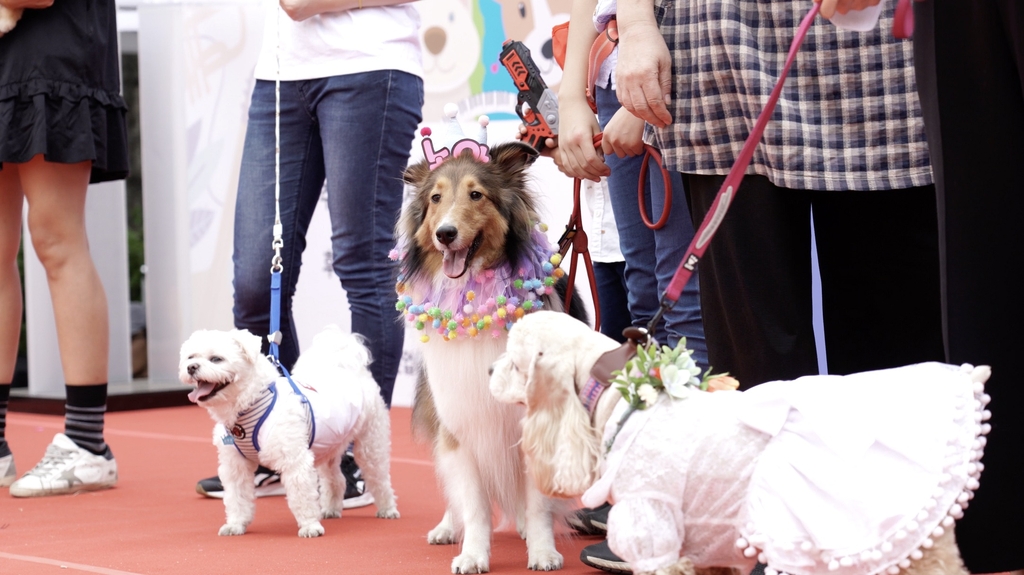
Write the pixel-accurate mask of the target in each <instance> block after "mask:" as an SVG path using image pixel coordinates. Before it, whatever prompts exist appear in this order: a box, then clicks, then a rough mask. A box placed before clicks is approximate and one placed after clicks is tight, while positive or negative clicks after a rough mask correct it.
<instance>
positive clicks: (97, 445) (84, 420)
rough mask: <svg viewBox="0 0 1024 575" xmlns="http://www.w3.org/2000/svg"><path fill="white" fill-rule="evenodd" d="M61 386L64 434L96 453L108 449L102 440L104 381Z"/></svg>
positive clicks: (101, 452)
mask: <svg viewBox="0 0 1024 575" xmlns="http://www.w3.org/2000/svg"><path fill="white" fill-rule="evenodd" d="M64 387H65V390H66V391H67V398H68V399H67V404H66V405H65V406H64V435H67V436H68V439H70V440H71V441H74V442H75V445H77V446H79V447H81V448H82V449H85V450H86V451H89V452H90V453H94V454H96V455H104V454H105V453H106V452H107V444H106V442H105V441H103V414H104V413H106V411H107V384H105V383H100V384H97V385H65V386H64Z"/></svg>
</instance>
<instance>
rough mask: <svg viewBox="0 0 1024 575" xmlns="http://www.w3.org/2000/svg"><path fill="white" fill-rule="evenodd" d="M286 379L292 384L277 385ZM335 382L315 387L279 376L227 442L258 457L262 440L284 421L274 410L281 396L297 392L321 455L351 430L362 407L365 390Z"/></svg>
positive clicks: (239, 421)
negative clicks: (320, 387) (321, 387)
mask: <svg viewBox="0 0 1024 575" xmlns="http://www.w3.org/2000/svg"><path fill="white" fill-rule="evenodd" d="M285 381H287V382H288V383H289V385H278V384H282V383H283V382H285ZM338 384H339V385H332V386H330V387H329V388H326V389H316V388H313V387H310V386H307V385H303V384H302V382H301V381H299V380H297V379H295V378H285V377H279V378H278V379H277V380H276V381H274V382H273V383H271V384H270V385H269V386H267V389H266V390H265V391H264V392H263V394H262V395H260V397H259V398H258V399H257V400H256V401H255V402H254V403H253V405H252V406H250V407H249V408H248V409H246V410H245V411H242V412H240V413H239V414H238V419H237V420H236V422H235V425H234V426H232V427H231V429H226V433H225V436H224V443H225V444H228V443H232V444H234V446H235V448H236V449H237V450H238V452H239V453H241V454H242V456H244V457H245V458H246V459H248V460H250V461H258V460H259V452H260V449H261V441H263V442H264V443H265V441H266V438H267V437H268V436H269V434H271V433H273V428H274V426H275V425H276V424H277V423H279V422H280V421H281V417H282V416H281V414H280V413H279V412H278V411H275V409H274V408H275V406H279V402H278V399H279V397H278V396H282V397H284V396H287V395H294V396H297V398H298V400H299V401H300V402H301V404H302V405H303V409H304V410H305V414H306V417H305V419H306V433H307V436H308V437H309V448H310V449H311V450H313V455H314V457H316V458H320V457H321V456H323V455H328V454H329V452H330V451H331V450H332V449H336V448H337V446H338V444H339V443H340V442H341V441H342V440H343V439H344V438H345V437H347V436H349V435H350V434H351V432H352V429H353V428H354V427H355V424H356V422H357V421H358V419H359V414H360V411H361V406H362V399H363V398H362V391H361V390H360V389H358V388H357V387H355V388H354V387H353V386H347V385H343V384H342V382H338Z"/></svg>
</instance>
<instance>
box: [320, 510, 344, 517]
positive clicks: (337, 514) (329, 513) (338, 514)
mask: <svg viewBox="0 0 1024 575" xmlns="http://www.w3.org/2000/svg"><path fill="white" fill-rule="evenodd" d="M339 517H341V510H339V509H327V510H325V511H324V512H323V513H321V514H320V519H337V518H339Z"/></svg>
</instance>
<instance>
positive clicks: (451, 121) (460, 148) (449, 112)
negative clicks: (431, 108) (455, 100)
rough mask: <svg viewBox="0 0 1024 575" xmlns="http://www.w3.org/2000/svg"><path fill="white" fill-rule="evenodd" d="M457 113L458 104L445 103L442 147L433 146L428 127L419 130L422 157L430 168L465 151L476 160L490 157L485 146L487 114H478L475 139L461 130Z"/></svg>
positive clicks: (480, 160) (486, 160) (481, 160)
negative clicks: (445, 120)
mask: <svg viewBox="0 0 1024 575" xmlns="http://www.w3.org/2000/svg"><path fill="white" fill-rule="evenodd" d="M458 114H459V107H458V106H456V105H455V104H451V103H449V104H446V105H445V107H444V115H445V117H447V118H448V121H447V126H446V133H445V135H444V139H443V140H442V141H443V142H444V143H445V146H444V147H443V148H440V149H437V148H434V142H433V140H431V139H430V136H431V130H430V128H426V127H425V128H423V129H421V130H420V135H421V136H423V140H422V141H421V142H420V145H421V146H423V157H424V159H426V160H427V163H428V164H429V165H430V169H431V170H433V169H435V168H437V167H438V166H440V165H441V162H443V161H445V160H446V159H448V158H454V157H457V156H459V155H461V154H463V153H466V152H469V153H471V154H472V155H473V157H474V158H476V160H477V161H478V162H488V161H490V159H491V158H490V156H489V155H488V154H487V152H488V149H489V148H488V147H487V124H489V123H490V119H489V118H488V117H487V116H480V119H479V123H480V129H479V131H478V133H477V139H476V140H474V139H472V138H468V137H466V134H465V132H463V131H462V125H461V124H460V123H459V120H458V119H457V116H458Z"/></svg>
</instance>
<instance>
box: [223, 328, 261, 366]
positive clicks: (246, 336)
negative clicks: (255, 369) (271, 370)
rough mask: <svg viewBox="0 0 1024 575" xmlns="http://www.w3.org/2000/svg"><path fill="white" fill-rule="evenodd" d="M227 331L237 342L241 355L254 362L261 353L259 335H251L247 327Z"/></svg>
mask: <svg viewBox="0 0 1024 575" xmlns="http://www.w3.org/2000/svg"><path fill="white" fill-rule="evenodd" d="M229 333H230V335H231V337H232V339H234V340H235V343H236V344H238V349H239V350H241V352H242V356H243V357H245V358H246V359H248V360H249V363H252V364H255V363H256V361H257V360H258V359H259V357H260V356H261V355H263V341H262V339H261V338H260V337H258V336H255V335H253V334H252V333H250V332H249V330H247V329H233V330H231V331H230V332H229Z"/></svg>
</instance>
